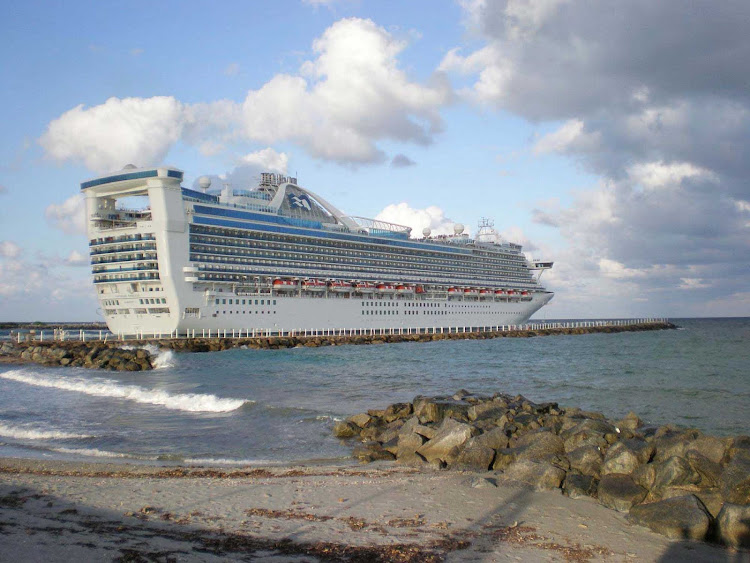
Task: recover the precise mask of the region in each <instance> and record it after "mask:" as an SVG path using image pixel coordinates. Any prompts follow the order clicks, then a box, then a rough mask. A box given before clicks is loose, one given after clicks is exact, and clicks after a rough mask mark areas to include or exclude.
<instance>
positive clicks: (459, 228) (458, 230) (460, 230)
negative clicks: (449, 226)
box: [453, 223, 464, 235]
mask: <svg viewBox="0 0 750 563" xmlns="http://www.w3.org/2000/svg"><path fill="white" fill-rule="evenodd" d="M453 232H454V233H455V234H457V235H460V234H461V233H463V232H464V226H463V225H462V224H461V223H456V224H455V225H453Z"/></svg>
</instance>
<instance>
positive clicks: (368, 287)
mask: <svg viewBox="0 0 750 563" xmlns="http://www.w3.org/2000/svg"><path fill="white" fill-rule="evenodd" d="M354 291H356V292H357V293H372V292H373V291H375V284H374V283H369V282H358V283H355V284H354Z"/></svg>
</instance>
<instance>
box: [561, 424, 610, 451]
mask: <svg viewBox="0 0 750 563" xmlns="http://www.w3.org/2000/svg"><path fill="white" fill-rule="evenodd" d="M560 437H561V438H562V439H563V442H564V444H565V451H571V450H574V449H576V448H579V447H582V446H597V447H600V448H607V447H608V446H609V444H610V441H614V440H616V438H617V430H615V427H614V426H612V425H611V424H610V423H608V422H605V421H603V420H593V419H584V420H582V421H580V422H578V423H577V424H576V425H575V426H573V427H571V428H568V429H567V430H563V431H562V432H561V433H560ZM613 438H614V439H613Z"/></svg>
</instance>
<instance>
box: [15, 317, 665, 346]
mask: <svg viewBox="0 0 750 563" xmlns="http://www.w3.org/2000/svg"><path fill="white" fill-rule="evenodd" d="M668 322H669V319H668V318H665V317H645V318H633V319H612V320H603V319H599V320H586V321H555V322H546V321H545V322H530V323H524V324H518V325H490V326H447V327H446V326H432V327H411V328H403V327H392V328H325V329H302V328H299V329H283V328H282V329H279V328H273V329H271V328H244V329H243V328H239V329H238V328H234V329H232V328H226V329H188V330H185V331H174V330H173V331H170V332H160V331H138V332H135V333H125V332H118V333H113V332H110V331H109V330H104V329H103V330H69V329H65V328H52V329H43V330H12V331H10V332H9V333H8V334H7V335H4V336H0V340H5V341H13V342H18V343H22V342H47V341H80V342H96V341H101V342H107V341H112V340H118V341H129V340H134V341H139V340H147V339H149V340H150V339H154V340H174V339H181V340H185V339H195V338H269V337H320V336H396V335H410V334H471V333H507V332H517V331H537V330H562V329H575V328H600V327H617V326H634V325H648V324H666V323H668Z"/></svg>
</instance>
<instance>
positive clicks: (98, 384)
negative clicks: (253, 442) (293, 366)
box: [0, 370, 252, 413]
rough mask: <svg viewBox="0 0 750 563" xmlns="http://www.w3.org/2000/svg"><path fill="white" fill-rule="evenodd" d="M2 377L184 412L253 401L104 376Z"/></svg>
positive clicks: (228, 407) (20, 373) (227, 408)
mask: <svg viewBox="0 0 750 563" xmlns="http://www.w3.org/2000/svg"><path fill="white" fill-rule="evenodd" d="M0 377H2V378H3V379H9V380H11V381H18V382H19V383H26V384H27V385H35V386H37V387H49V388H54V389H62V390H65V391H76V392H78V393H84V394H86V395H91V396H93V397H109V398H113V399H126V400H129V401H135V402H136V403H142V404H147V405H160V406H163V407H165V408H167V409H171V410H177V411H184V412H217V413H218V412H231V411H233V410H236V409H238V408H240V407H241V406H242V405H244V404H246V403H248V402H252V401H247V400H245V399H222V398H220V397H217V396H216V395H209V394H200V393H175V394H172V393H168V392H167V391H161V390H158V389H146V388H144V387H138V386H137V385H123V384H121V383H118V382H117V381H114V380H111V379H104V378H93V379H86V378H82V377H70V376H62V377H53V376H45V375H40V374H31V373H27V372H25V371H23V370H12V371H8V372H5V373H0Z"/></svg>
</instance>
